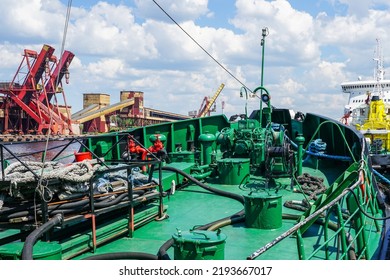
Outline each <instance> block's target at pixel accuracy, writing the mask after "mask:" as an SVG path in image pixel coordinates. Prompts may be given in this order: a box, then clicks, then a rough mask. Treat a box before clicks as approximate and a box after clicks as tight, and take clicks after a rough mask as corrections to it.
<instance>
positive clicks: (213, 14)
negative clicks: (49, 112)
mask: <svg viewBox="0 0 390 280" xmlns="http://www.w3.org/2000/svg"><path fill="white" fill-rule="evenodd" d="M116 2H119V3H121V4H113V3H111V4H110V3H108V2H107V1H100V2H98V1H94V2H92V1H88V2H85V3H83V4H82V5H84V6H77V5H78V3H75V1H74V7H72V11H71V21H70V24H69V29H68V36H67V41H66V49H69V50H70V51H72V52H74V53H75V55H76V57H75V58H74V60H73V61H72V63H71V66H70V71H71V81H70V84H69V85H68V86H66V87H65V91H66V93H67V99H68V103H71V104H72V105H73V108H74V110H77V109H80V108H81V106H82V104H81V100H82V97H81V93H83V92H94V91H96V92H105V93H110V94H112V97H111V100H112V102H113V101H115V100H119V91H120V90H139V91H144V92H145V106H151V105H153V107H154V108H157V109H161V110H166V111H174V112H177V113H181V114H187V112H188V111H191V110H197V109H198V108H199V106H200V104H201V102H202V100H203V98H204V97H205V96H210V95H212V94H213V93H214V92H215V90H216V89H217V88H218V87H219V85H220V84H221V83H222V82H223V83H225V88H224V90H223V92H222V93H223V99H224V101H225V109H224V113H226V114H228V115H229V114H237V113H242V112H243V110H244V106H245V100H244V99H241V98H239V90H240V88H241V86H242V85H241V84H240V83H239V82H237V81H236V80H235V79H234V78H232V77H231V76H230V75H229V74H228V73H226V72H225V71H224V70H223V69H221V68H220V67H219V66H218V65H217V64H216V63H215V62H214V61H213V60H212V59H211V58H210V57H208V56H207V55H206V54H205V53H204V52H203V51H202V50H201V49H200V48H199V47H198V46H197V45H196V44H195V43H194V42H193V41H192V40H191V39H190V38H188V36H186V35H185V34H184V32H183V31H182V30H180V29H179V28H178V27H177V26H176V25H175V24H173V23H172V22H171V21H170V20H169V19H168V17H167V16H166V15H165V14H164V13H163V12H162V11H161V10H160V9H159V8H158V7H157V6H156V5H155V4H154V3H153V1H143V0H136V1H135V3H136V6H134V7H129V5H127V4H126V3H127V1H116ZM158 2H159V3H160V5H161V6H162V7H163V8H164V9H165V10H166V11H167V12H168V13H169V14H170V15H172V16H173V17H174V19H175V20H176V21H177V22H179V24H180V25H181V26H182V27H183V28H184V29H185V30H186V31H187V32H188V33H189V34H191V36H192V37H193V38H194V39H195V40H196V41H197V42H199V44H201V45H202V47H204V48H205V49H206V50H207V51H208V52H209V53H210V54H212V55H213V57H214V58H216V59H217V60H218V61H219V62H220V63H221V64H223V65H224V66H225V67H226V68H227V69H229V71H231V73H233V74H234V75H235V77H236V78H237V79H239V81H241V82H242V83H244V84H246V85H247V86H248V87H250V88H255V87H257V86H258V85H259V84H260V75H261V69H260V68H261V46H260V39H261V29H262V28H263V27H268V29H269V35H268V36H267V38H266V48H265V55H266V56H265V73H264V74H265V75H264V78H265V79H264V81H265V84H264V85H265V86H266V88H267V89H269V91H270V92H271V95H272V102H273V104H274V105H275V106H277V107H279V106H280V107H293V109H294V110H296V111H297V110H299V111H313V104H316V107H315V111H316V112H318V113H321V114H323V115H330V116H332V114H333V115H334V116H338V112H340V114H341V113H342V111H343V109H342V108H343V107H344V103H345V102H346V100H345V96H344V95H342V93H341V89H340V86H339V84H340V83H341V82H343V81H346V80H348V79H351V78H355V77H357V76H358V75H364V73H367V74H371V70H372V64H370V63H371V58H372V54H373V47H374V44H375V38H377V37H380V38H381V39H382V42H383V43H384V46H383V47H384V50H388V49H390V37H389V35H388V32H387V29H388V26H389V25H390V13H388V11H387V10H380V9H376V8H375V7H376V5H379V4H382V5H383V6H386V5H387V7H388V4H387V2H385V1H383V0H382V1H371V2H372V3H371V4H370V3H369V2H368V1H363V2H359V1H352V0H350V1H347V0H340V1H338V2H337V3H336V2H334V4H335V5H336V4H337V5H340V4H345V5H348V7H349V12H350V14H347V15H341V14H338V15H337V16H335V17H332V16H329V15H327V14H326V13H325V12H321V13H319V14H318V15H317V16H316V17H313V16H312V15H311V14H310V13H309V12H305V11H298V10H296V9H294V8H293V7H292V6H291V4H290V3H289V2H288V1H286V0H276V1H266V0H256V1H247V0H237V1H236V2H235V7H234V8H235V13H234V14H233V16H232V18H230V19H226V21H229V23H231V24H233V25H234V28H235V29H229V28H230V27H231V26H230V27H229V25H226V27H224V28H216V27H213V26H205V25H204V24H202V25H201V24H199V19H200V18H202V17H203V18H208V19H210V18H220V16H221V15H220V14H219V13H221V11H219V10H218V9H216V10H210V9H209V7H208V1H207V0H187V1H178V0H165V1H158ZM355 2H356V3H355ZM90 3H93V4H92V6H87V4H88V5H89V4H90ZM230 3H231V2H230V1H229V2H227V3H226V5H230ZM358 4H359V5H360V4H361V5H362V6H361V7H363V6H364V7H366V8H367V7H368V10H366V12H365V14H364V15H363V16H360V17H359V16H357V15H358V14H359V13H358V10H359V9H358V8H359V7H358ZM232 8H233V7H232ZM65 14H66V6H65V5H64V4H62V3H61V1H59V0H41V1H39V0H18V1H13V0H2V1H1V2H0V24H1V26H2V28H1V29H0V36H1V38H2V39H1V40H0V60H1V61H2V70H1V72H0V80H6V79H10V77H11V78H12V76H13V75H14V73H15V71H16V69H17V67H18V65H19V63H20V61H21V58H22V57H21V56H20V54H21V53H22V51H23V49H24V48H28V49H35V50H37V51H39V50H40V49H41V47H42V44H44V43H48V44H51V45H53V46H54V47H55V48H56V49H57V50H56V54H57V55H58V52H59V50H60V47H59V46H60V45H61V40H62V31H63V26H64V21H65ZM219 26H222V25H221V24H219ZM389 55H390V54H389V53H387V54H386V53H385V61H386V56H387V57H388V56H389ZM387 61H389V59H387ZM369 67H371V68H369ZM362 72H363V73H362ZM221 99H222V97H221ZM329 102H333V103H329ZM329 104H338V105H337V106H340V109H337V108H336V107H337V106H336V107H335V109H333V107H331V106H330V105H329ZM217 105H218V108H219V112H220V110H221V109H220V100H219V101H218V102H217ZM258 107H259V104H258V100H256V99H251V100H248V108H250V109H257V108H258Z"/></svg>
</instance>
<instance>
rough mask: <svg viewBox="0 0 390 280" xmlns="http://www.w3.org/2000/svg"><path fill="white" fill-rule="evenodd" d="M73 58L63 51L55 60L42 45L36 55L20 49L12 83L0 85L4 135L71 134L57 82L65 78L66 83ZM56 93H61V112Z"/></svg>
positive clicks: (47, 46) (33, 52) (68, 113)
mask: <svg viewBox="0 0 390 280" xmlns="http://www.w3.org/2000/svg"><path fill="white" fill-rule="evenodd" d="M73 57H74V54H73V53H71V52H69V51H64V52H63V54H62V56H61V58H60V59H59V60H58V59H57V57H56V56H55V55H54V48H53V47H51V46H49V45H44V46H43V47H42V50H41V51H40V52H39V53H37V52H35V51H32V50H27V49H25V50H24V53H23V59H22V61H21V63H20V65H19V68H18V70H17V72H16V74H15V76H14V78H13V80H12V81H11V82H10V83H1V84H0V94H2V95H3V97H2V98H1V99H0V109H2V111H3V122H2V126H3V127H2V131H4V133H9V132H17V133H20V134H25V133H36V134H46V133H51V134H72V120H71V117H70V111H69V107H68V106H67V104H66V98H65V93H64V91H63V87H62V82H61V80H62V79H63V77H64V76H65V79H66V83H68V82H69V65H70V63H71V61H72V59H73ZM57 94H62V99H63V101H64V103H65V104H64V106H63V108H65V109H64V110H65V111H64V110H62V111H61V110H60V106H59V104H58V100H57ZM53 97H54V98H53ZM52 99H53V100H52Z"/></svg>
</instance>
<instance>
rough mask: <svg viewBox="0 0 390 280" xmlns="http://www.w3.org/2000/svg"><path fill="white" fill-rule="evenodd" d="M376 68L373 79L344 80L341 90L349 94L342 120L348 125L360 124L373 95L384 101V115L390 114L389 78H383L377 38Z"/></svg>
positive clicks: (380, 50)
mask: <svg viewBox="0 0 390 280" xmlns="http://www.w3.org/2000/svg"><path fill="white" fill-rule="evenodd" d="M375 53H376V57H375V58H374V61H375V62H376V68H375V71H374V77H373V79H369V80H362V79H361V78H359V79H358V80H357V81H353V82H345V83H342V84H341V88H342V91H343V92H345V93H348V94H349V101H348V104H347V105H346V106H345V108H344V116H343V117H342V121H343V122H344V123H346V124H349V125H356V124H362V123H363V122H364V120H365V119H366V118H367V113H368V105H369V103H370V100H371V98H372V97H373V96H378V97H379V99H382V100H383V102H384V103H385V108H386V115H387V116H390V80H388V79H385V78H384V75H385V71H384V67H383V55H382V49H381V45H380V41H379V39H377V48H376V52H375Z"/></svg>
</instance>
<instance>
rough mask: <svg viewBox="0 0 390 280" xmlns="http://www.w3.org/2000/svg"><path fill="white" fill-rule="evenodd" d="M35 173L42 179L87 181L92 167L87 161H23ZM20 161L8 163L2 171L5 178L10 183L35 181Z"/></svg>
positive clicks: (92, 171) (91, 172)
mask: <svg viewBox="0 0 390 280" xmlns="http://www.w3.org/2000/svg"><path fill="white" fill-rule="evenodd" d="M24 164H25V165H26V166H28V167H29V168H30V169H31V170H32V171H33V172H35V174H38V173H40V174H41V177H40V179H39V181H42V180H55V179H57V180H62V181H68V182H74V183H81V182H87V181H89V180H90V179H91V177H92V175H93V173H94V168H93V167H92V164H91V163H90V162H89V161H82V162H75V163H73V164H70V165H64V164H61V163H58V162H45V163H42V162H31V161H30V162H24ZM26 166H24V165H23V164H22V163H20V162H15V163H12V164H10V165H9V166H8V167H7V168H6V169H5V171H4V174H5V179H6V180H10V181H11V183H13V184H15V183H16V184H17V183H30V182H35V181H36V177H35V176H34V174H33V173H32V172H31V171H30V170H29V169H28V168H26Z"/></svg>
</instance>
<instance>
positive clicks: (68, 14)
mask: <svg viewBox="0 0 390 280" xmlns="http://www.w3.org/2000/svg"><path fill="white" fill-rule="evenodd" d="M71 7H72V0H68V6H67V11H66V17H65V26H64V33H63V38H62V44H61V56H60V61H59V63H60V65H61V59H62V54H63V53H64V48H65V41H66V33H67V31H68V25H69V19H70V11H71ZM59 76H60V75H57V80H56V83H55V84H56V85H57V84H58V83H59ZM55 90H56V89H55ZM47 105H48V106H49V104H47ZM49 112H50V121H49V129H48V131H47V137H46V144H45V149H44V151H43V157H42V163H45V162H46V154H47V150H48V146H49V139H50V132H51V126H52V123H53V112H52V110H49ZM44 167H45V164H43V166H42V169H41V175H40V176H39V180H38V184H37V188H36V191H37V190H38V191H40V194H41V198H42V200H44V201H45V196H44V193H45V192H44V190H45V188H46V187H47V184H45V185H44V184H43V172H44ZM36 191H35V193H34V206H36V201H35V194H36ZM34 208H35V209H36V207H34ZM34 220H35V223H36V224H37V212H36V211H34Z"/></svg>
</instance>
